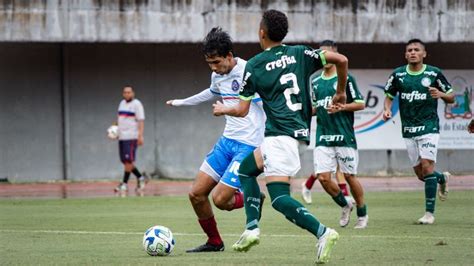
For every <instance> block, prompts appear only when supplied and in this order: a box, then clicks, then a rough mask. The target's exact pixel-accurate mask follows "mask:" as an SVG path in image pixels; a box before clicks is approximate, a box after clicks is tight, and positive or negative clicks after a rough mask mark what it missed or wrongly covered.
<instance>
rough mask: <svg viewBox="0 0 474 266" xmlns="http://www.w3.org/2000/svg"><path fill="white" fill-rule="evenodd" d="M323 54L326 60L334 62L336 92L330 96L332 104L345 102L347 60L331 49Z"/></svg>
mask: <svg viewBox="0 0 474 266" xmlns="http://www.w3.org/2000/svg"><path fill="white" fill-rule="evenodd" d="M324 56H325V57H326V62H327V63H330V64H334V65H335V66H336V71H337V89H336V94H335V95H334V97H333V98H332V103H333V104H338V103H340V104H345V103H346V83H347V72H348V66H349V60H348V59H347V57H346V56H344V55H342V54H339V53H334V52H331V51H325V53H324Z"/></svg>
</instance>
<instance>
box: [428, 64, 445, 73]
mask: <svg viewBox="0 0 474 266" xmlns="http://www.w3.org/2000/svg"><path fill="white" fill-rule="evenodd" d="M425 71H434V72H436V73H440V72H442V71H441V69H440V68H439V67H435V66H432V65H426V70H425Z"/></svg>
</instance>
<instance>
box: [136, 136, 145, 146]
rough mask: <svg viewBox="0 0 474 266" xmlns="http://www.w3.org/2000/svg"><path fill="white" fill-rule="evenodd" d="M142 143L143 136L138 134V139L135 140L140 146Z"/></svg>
mask: <svg viewBox="0 0 474 266" xmlns="http://www.w3.org/2000/svg"><path fill="white" fill-rule="evenodd" d="M143 143H144V141H143V136H138V140H137V144H138V146H142V145H143Z"/></svg>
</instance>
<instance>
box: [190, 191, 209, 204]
mask: <svg viewBox="0 0 474 266" xmlns="http://www.w3.org/2000/svg"><path fill="white" fill-rule="evenodd" d="M188 197H189V200H190V201H191V203H192V204H199V203H202V202H204V201H206V196H205V195H201V194H199V193H197V192H195V191H191V192H189V193H188Z"/></svg>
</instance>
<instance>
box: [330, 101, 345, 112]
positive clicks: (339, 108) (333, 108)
mask: <svg viewBox="0 0 474 266" xmlns="http://www.w3.org/2000/svg"><path fill="white" fill-rule="evenodd" d="M345 107H346V105H345V104H340V103H338V104H331V105H330V106H329V107H328V108H327V109H326V110H327V112H328V113H329V114H335V113H337V112H340V111H344V108H345Z"/></svg>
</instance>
